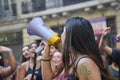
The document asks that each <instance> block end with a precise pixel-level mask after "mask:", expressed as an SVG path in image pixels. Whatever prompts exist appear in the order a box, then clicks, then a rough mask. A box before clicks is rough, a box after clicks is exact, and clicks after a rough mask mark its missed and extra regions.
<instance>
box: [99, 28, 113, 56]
mask: <svg viewBox="0 0 120 80" xmlns="http://www.w3.org/2000/svg"><path fill="white" fill-rule="evenodd" d="M109 32H110V27H107V28H106V29H105V30H104V31H103V33H102V36H101V39H100V42H99V50H100V51H103V52H105V53H106V54H107V55H112V48H110V47H109V46H108V45H107V36H108V34H109Z"/></svg>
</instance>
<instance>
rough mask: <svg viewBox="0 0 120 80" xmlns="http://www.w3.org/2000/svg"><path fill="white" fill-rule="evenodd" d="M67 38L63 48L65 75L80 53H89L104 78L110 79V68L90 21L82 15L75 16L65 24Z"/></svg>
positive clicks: (104, 79) (103, 79)
mask: <svg viewBox="0 0 120 80" xmlns="http://www.w3.org/2000/svg"><path fill="white" fill-rule="evenodd" d="M65 29H66V35H65V36H66V38H65V42H64V49H63V64H64V68H65V73H64V75H65V76H66V75H68V73H69V72H68V71H69V69H70V68H71V66H73V64H74V62H75V60H76V58H77V55H76V54H78V53H80V54H82V55H88V56H89V58H91V59H92V60H93V61H94V62H95V63H96V64H97V66H98V67H99V69H100V71H101V77H102V80H109V79H110V78H109V77H108V76H109V72H108V69H107V68H106V67H105V66H104V62H103V60H102V58H101V55H100V52H99V49H98V46H97V44H96V41H95V38H94V32H93V28H92V26H91V24H90V22H89V21H88V20H86V19H84V18H81V17H73V18H70V19H68V20H67V22H66V24H65Z"/></svg>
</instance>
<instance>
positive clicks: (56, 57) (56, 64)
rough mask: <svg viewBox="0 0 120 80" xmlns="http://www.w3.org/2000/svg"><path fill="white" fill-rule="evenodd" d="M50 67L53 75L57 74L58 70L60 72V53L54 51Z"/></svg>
mask: <svg viewBox="0 0 120 80" xmlns="http://www.w3.org/2000/svg"><path fill="white" fill-rule="evenodd" d="M51 67H52V71H53V73H54V74H57V73H58V70H60V69H61V70H62V67H63V62H62V53H61V52H60V51H56V52H55V53H54V54H53V56H52V60H51Z"/></svg>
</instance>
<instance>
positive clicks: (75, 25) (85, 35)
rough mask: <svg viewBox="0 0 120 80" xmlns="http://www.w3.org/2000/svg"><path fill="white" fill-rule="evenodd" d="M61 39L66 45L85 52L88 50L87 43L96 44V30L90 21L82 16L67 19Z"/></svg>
mask: <svg viewBox="0 0 120 80" xmlns="http://www.w3.org/2000/svg"><path fill="white" fill-rule="evenodd" d="M61 39H62V44H64V47H65V46H68V47H69V48H70V49H71V48H72V49H74V50H76V51H78V52H81V53H83V54H84V53H85V52H86V49H87V47H86V46H87V45H89V44H95V39H94V32H93V29H92V26H91V24H90V22H89V21H88V20H86V19H84V18H80V17H73V18H70V19H68V20H67V22H66V23H65V27H64V32H63V34H62V36H61ZM91 41H92V42H91Z"/></svg>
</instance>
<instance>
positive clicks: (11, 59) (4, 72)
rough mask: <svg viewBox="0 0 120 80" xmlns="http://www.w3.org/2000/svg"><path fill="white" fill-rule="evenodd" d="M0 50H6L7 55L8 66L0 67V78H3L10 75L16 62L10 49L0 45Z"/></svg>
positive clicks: (15, 66) (2, 79)
mask: <svg viewBox="0 0 120 80" xmlns="http://www.w3.org/2000/svg"><path fill="white" fill-rule="evenodd" d="M0 52H6V53H7V54H8V55H9V63H10V66H8V67H5V68H3V69H0V80H4V78H7V77H9V76H11V75H12V74H13V73H14V72H15V70H16V68H17V64H16V60H15V57H14V54H13V52H12V49H10V48H8V47H5V46H0Z"/></svg>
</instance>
